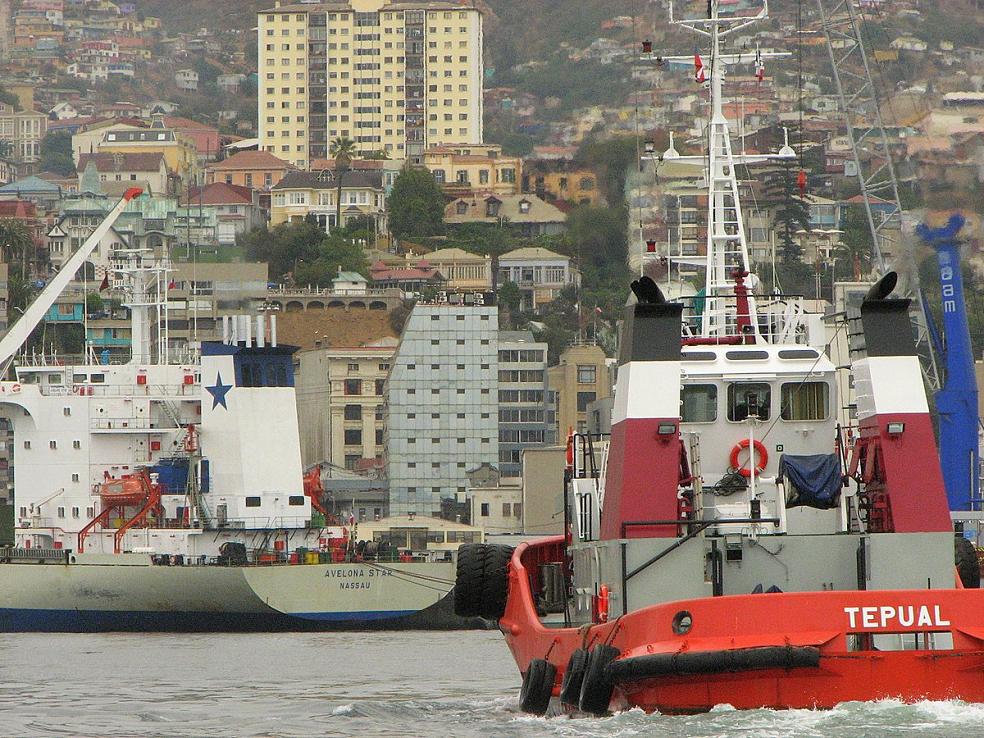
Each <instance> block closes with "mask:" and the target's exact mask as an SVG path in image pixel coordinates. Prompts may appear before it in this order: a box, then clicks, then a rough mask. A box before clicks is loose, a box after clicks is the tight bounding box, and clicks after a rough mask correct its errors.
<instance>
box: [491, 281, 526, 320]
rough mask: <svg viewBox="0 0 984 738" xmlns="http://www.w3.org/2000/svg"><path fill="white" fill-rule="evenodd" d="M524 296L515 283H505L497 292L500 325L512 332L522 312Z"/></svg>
mask: <svg viewBox="0 0 984 738" xmlns="http://www.w3.org/2000/svg"><path fill="white" fill-rule="evenodd" d="M522 301H523V295H522V293H521V292H520V291H519V285H517V284H516V283H515V282H503V283H502V284H500V285H499V287H498V290H497V292H496V303H497V304H498V305H499V324H500V325H501V326H502V327H503V328H507V329H509V330H512V329H513V328H515V327H516V321H517V318H518V317H519V314H520V312H521V310H520V305H521V304H522Z"/></svg>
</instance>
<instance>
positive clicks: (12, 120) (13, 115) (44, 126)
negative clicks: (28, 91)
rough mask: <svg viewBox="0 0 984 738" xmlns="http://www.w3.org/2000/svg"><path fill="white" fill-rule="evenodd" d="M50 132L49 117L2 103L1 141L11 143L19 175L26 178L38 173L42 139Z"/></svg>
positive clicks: (0, 110)
mask: <svg viewBox="0 0 984 738" xmlns="http://www.w3.org/2000/svg"><path fill="white" fill-rule="evenodd" d="M47 130H48V116H46V115H45V114H44V113H38V112H35V111H34V110H32V109H30V108H27V109H25V110H14V106H13V105H10V104H8V103H4V102H0V141H4V140H5V141H8V142H9V143H10V148H11V154H12V157H13V160H14V162H15V163H16V164H17V167H18V169H17V171H18V174H19V175H21V176H25V175H28V174H33V173H34V172H36V171H37V168H38V164H39V162H40V161H41V139H43V138H44V135H45V133H46V132H47Z"/></svg>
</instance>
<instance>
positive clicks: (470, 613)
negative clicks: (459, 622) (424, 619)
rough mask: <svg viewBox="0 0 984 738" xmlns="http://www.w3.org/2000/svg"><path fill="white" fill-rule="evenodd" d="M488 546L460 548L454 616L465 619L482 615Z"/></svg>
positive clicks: (476, 545) (471, 545) (467, 545)
mask: <svg viewBox="0 0 984 738" xmlns="http://www.w3.org/2000/svg"><path fill="white" fill-rule="evenodd" d="M485 549H486V546H485V545H483V544H481V543H465V544H463V545H461V546H459V547H458V564H457V567H456V568H455V578H454V614H455V615H458V616H460V617H463V618H474V617H478V616H479V615H481V611H482V590H483V589H484V588H485V554H486V551H485Z"/></svg>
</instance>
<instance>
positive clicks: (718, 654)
mask: <svg viewBox="0 0 984 738" xmlns="http://www.w3.org/2000/svg"><path fill="white" fill-rule="evenodd" d="M819 665H820V650H819V649H817V648H812V647H809V646H804V647H793V646H788V647H787V646H767V647H764V648H739V649H733V650H729V651H697V652H684V653H654V654H646V655H645V656H633V657H631V658H627V659H619V660H618V661H615V662H613V663H611V664H609V665H608V674H609V677H610V678H611V680H612V681H613V682H633V681H636V680H639V679H648V678H650V677H657V676H680V675H686V674H717V673H728V672H738V671H754V670H758V669H800V668H815V667H817V666H819Z"/></svg>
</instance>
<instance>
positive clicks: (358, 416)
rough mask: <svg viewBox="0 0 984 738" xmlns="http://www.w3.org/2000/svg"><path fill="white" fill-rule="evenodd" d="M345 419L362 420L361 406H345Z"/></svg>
mask: <svg viewBox="0 0 984 738" xmlns="http://www.w3.org/2000/svg"><path fill="white" fill-rule="evenodd" d="M345 419H346V420H362V405H346V406H345Z"/></svg>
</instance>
